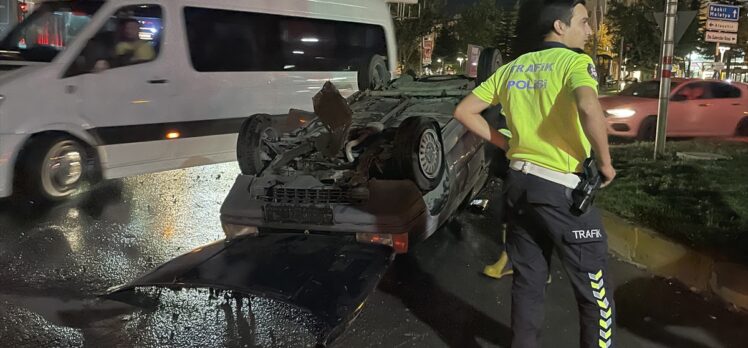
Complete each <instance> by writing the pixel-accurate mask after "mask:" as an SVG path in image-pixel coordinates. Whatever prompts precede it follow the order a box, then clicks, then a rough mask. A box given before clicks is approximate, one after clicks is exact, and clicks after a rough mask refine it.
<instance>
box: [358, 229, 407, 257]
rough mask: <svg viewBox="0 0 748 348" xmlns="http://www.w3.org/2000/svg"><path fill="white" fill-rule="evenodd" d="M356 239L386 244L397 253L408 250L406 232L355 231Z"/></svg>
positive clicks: (361, 241)
mask: <svg viewBox="0 0 748 348" xmlns="http://www.w3.org/2000/svg"><path fill="white" fill-rule="evenodd" d="M356 241H357V242H359V243H369V244H381V245H388V246H391V247H392V248H393V249H395V252H396V253H398V254H404V253H406V252H408V234H407V233H398V234H389V233H356Z"/></svg>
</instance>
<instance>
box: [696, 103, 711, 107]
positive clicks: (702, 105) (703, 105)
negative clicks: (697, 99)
mask: <svg viewBox="0 0 748 348" xmlns="http://www.w3.org/2000/svg"><path fill="white" fill-rule="evenodd" d="M709 105H712V104H699V106H701V107H705V106H709Z"/></svg>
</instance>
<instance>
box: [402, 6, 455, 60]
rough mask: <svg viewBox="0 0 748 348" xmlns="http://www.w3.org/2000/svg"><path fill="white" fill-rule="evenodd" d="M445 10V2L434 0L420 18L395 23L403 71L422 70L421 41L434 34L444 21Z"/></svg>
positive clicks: (423, 10) (425, 7)
mask: <svg viewBox="0 0 748 348" xmlns="http://www.w3.org/2000/svg"><path fill="white" fill-rule="evenodd" d="M419 6H421V5H419ZM443 9H444V1H443V0H433V1H430V2H428V3H427V5H424V6H423V8H422V9H421V13H420V16H419V17H418V18H409V19H400V20H397V21H395V33H396V37H397V52H398V62H399V63H400V64H402V65H403V66H404V68H403V71H405V70H406V69H413V70H416V71H417V70H420V66H421V64H420V62H421V45H422V43H421V42H422V41H421V40H422V39H423V37H424V36H425V35H427V34H430V33H431V32H433V30H434V26H435V25H436V24H438V23H439V22H441V21H443V16H442V13H443Z"/></svg>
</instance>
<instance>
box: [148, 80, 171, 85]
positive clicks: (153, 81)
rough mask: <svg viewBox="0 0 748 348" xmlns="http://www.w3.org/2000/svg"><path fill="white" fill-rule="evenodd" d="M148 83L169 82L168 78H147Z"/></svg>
mask: <svg viewBox="0 0 748 348" xmlns="http://www.w3.org/2000/svg"><path fill="white" fill-rule="evenodd" d="M148 83H151V84H164V83H169V80H167V79H155V80H148Z"/></svg>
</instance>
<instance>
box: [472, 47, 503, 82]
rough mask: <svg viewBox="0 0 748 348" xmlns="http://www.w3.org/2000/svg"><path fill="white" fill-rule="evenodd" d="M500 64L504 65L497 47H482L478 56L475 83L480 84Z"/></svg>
mask: <svg viewBox="0 0 748 348" xmlns="http://www.w3.org/2000/svg"><path fill="white" fill-rule="evenodd" d="M502 65H504V60H503V59H502V58H501V51H499V49H498V48H493V47H487V48H484V49H483V51H481V53H480V56H479V57H478V75H477V77H476V78H475V84H476V85H480V84H481V83H483V82H484V81H486V80H488V78H489V77H491V75H493V73H495V72H496V70H499V68H500V67H501V66H502Z"/></svg>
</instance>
